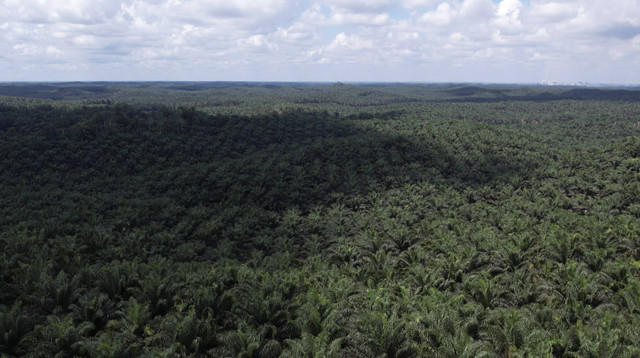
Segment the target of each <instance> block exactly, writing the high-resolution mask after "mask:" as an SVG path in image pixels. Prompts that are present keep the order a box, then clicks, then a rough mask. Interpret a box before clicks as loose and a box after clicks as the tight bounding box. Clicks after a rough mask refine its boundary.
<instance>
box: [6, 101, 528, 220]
mask: <svg viewBox="0 0 640 358" xmlns="http://www.w3.org/2000/svg"><path fill="white" fill-rule="evenodd" d="M5 109H7V108H5ZM28 115H32V116H33V118H32V119H25V118H24V117H25V116H28ZM10 116H20V117H21V118H15V119H14V120H13V121H11V120H9V119H8V118H7V117H10ZM4 117H5V119H4V122H3V123H4V124H3V125H2V126H0V127H1V128H2V129H3V130H7V129H9V128H14V129H16V130H18V131H24V132H25V133H24V135H25V136H26V135H30V136H32V137H34V138H33V139H31V140H28V141H25V142H24V143H21V144H20V145H22V146H24V145H25V143H26V145H27V146H33V148H28V147H27V148H24V147H23V148H22V149H21V150H22V152H25V151H26V152H31V153H34V155H33V158H32V157H30V156H18V155H16V156H15V158H12V159H11V160H8V161H6V162H5V163H7V164H8V165H9V166H10V168H5V170H7V171H9V172H13V173H20V175H21V176H22V177H34V178H36V177H42V178H44V179H43V180H44V181H45V182H46V181H49V180H62V179H61V178H64V180H63V181H61V182H60V183H58V184H59V185H61V186H66V187H72V188H74V189H77V188H86V190H97V191H99V192H102V191H116V192H127V191H128V190H130V189H131V187H129V186H133V187H135V190H136V192H135V193H132V195H142V196H151V197H171V198H172V199H173V200H176V201H178V202H180V203H181V204H182V205H184V206H186V207H191V206H197V205H211V204H216V203H224V204H228V205H245V204H251V205H257V206H259V207H261V208H264V209H269V210H276V211H280V210H284V209H286V208H288V207H292V206H296V207H299V208H309V207H313V206H315V205H318V204H326V203H330V202H333V201H336V200H339V199H341V198H348V197H351V196H353V195H366V194H368V193H369V192H372V191H382V190H387V189H391V188H394V187H398V186H401V185H404V184H409V183H420V182H424V181H427V182H443V181H444V182H448V183H450V184H451V185H455V186H459V187H464V186H470V185H483V184H486V183H488V182H490V181H493V180H503V179H505V178H508V177H510V176H512V175H522V174H523V172H524V170H525V169H524V168H523V167H514V166H512V165H511V164H508V161H507V160H506V159H507V158H501V157H500V156H498V155H497V154H486V153H485V154H483V157H482V158H477V157H476V158H474V160H470V159H468V158H465V156H464V153H456V152H454V151H453V149H452V147H447V146H446V145H447V144H446V143H441V142H440V143H439V144H437V143H438V142H437V141H436V140H433V141H431V140H421V141H418V140H417V139H416V138H418V137H419V136H416V137H415V138H410V137H406V136H402V135H398V134H389V133H383V132H380V131H377V130H374V129H363V128H359V127H356V126H355V125H354V122H353V121H350V120H348V119H343V118H335V117H333V116H331V115H329V114H328V113H326V112H323V113H317V112H305V111H300V112H290V113H281V114H278V113H273V114H271V115H265V116H255V117H241V116H208V115H205V114H202V113H200V112H197V111H194V110H191V109H178V110H176V109H164V110H160V111H142V110H139V109H136V108H133V107H128V106H112V107H100V108H89V107H86V108H81V109H77V110H74V111H63V110H58V109H54V108H51V107H38V108H33V109H31V110H29V111H26V112H25V111H24V110H23V111H19V112H16V111H10V110H8V109H7V110H6V111H4ZM87 118H89V119H87ZM430 136H431V137H433V138H435V137H436V136H437V133H422V136H421V137H422V138H425V137H426V138H429V137H430ZM7 150H9V151H10V152H11V148H8V149H7ZM35 153H37V155H36V154H35ZM476 155H477V153H476ZM59 168H64V169H59ZM61 170H64V172H61ZM89 173H90V174H89ZM56 178H57V179H56ZM104 183H108V187H106V188H103V187H102V185H103V184H104ZM104 185H106V184H104ZM120 186H122V187H120Z"/></svg>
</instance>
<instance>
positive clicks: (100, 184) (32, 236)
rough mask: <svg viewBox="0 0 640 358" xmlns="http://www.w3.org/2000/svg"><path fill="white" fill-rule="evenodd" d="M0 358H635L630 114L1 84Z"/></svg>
mask: <svg viewBox="0 0 640 358" xmlns="http://www.w3.org/2000/svg"><path fill="white" fill-rule="evenodd" d="M0 153H2V155H1V156H0V255H1V256H0V355H1V356H2V357H23V356H24V357H251V358H258V357H259V358H275V357H292V358H293V357H295V358H297V357H318V358H320V357H387V358H392V357H397V358H399V357H599V358H600V357H640V346H639V343H638V342H640V329H639V327H640V220H639V216H640V90H639V89H632V88H582V87H542V86H540V87H536V86H516V85H513V86H509V85H473V84H468V85H467V84H343V83H336V84H317V83H316V84H305V83H227V82H211V83H206V82H195V83H184V82H177V83H176V82H158V83H110V82H105V83H41V84H36V83H26V84H6V83H5V84H0Z"/></svg>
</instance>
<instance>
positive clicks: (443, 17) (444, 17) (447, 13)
mask: <svg viewBox="0 0 640 358" xmlns="http://www.w3.org/2000/svg"><path fill="white" fill-rule="evenodd" d="M457 14H458V12H457V11H456V10H455V9H454V8H453V7H452V6H451V4H449V3H446V2H445V3H442V4H440V5H438V7H437V8H436V9H435V10H434V11H429V12H426V13H424V14H422V17H421V20H422V21H424V22H425V23H427V24H433V25H435V26H447V25H449V24H451V22H452V21H453V19H454V18H455V16H456V15H457Z"/></svg>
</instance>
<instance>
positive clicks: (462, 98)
mask: <svg viewBox="0 0 640 358" xmlns="http://www.w3.org/2000/svg"><path fill="white" fill-rule="evenodd" d="M524 88H526V91H524V92H526V93H521V92H523V91H522V89H524ZM443 92H444V93H446V94H447V95H448V96H447V97H445V98H443V99H438V100H432V101H430V102H478V103H483V102H504V101H525V102H547V101H558V100H580V101H582V100H600V101H640V90H638V89H635V88H634V89H610V88H572V89H563V88H553V87H541V86H532V87H521V88H519V90H518V88H517V87H516V88H515V89H513V88H504V89H495V88H492V87H491V86H487V87H479V86H465V87H459V88H455V89H449V90H445V91H443Z"/></svg>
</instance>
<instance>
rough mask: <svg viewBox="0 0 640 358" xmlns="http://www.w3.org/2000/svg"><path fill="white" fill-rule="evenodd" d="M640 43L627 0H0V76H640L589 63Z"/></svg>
mask: <svg viewBox="0 0 640 358" xmlns="http://www.w3.org/2000/svg"><path fill="white" fill-rule="evenodd" d="M399 13H402V14H404V15H402V16H398V14H399ZM639 52H640V3H639V2H638V1H637V0H616V1H615V2H603V1H601V0H575V1H565V0H527V1H524V0H500V1H493V0H264V1H260V2H256V1H254V0H65V1H43V0H4V1H2V2H0V53H1V54H2V57H0V80H15V79H21V78H22V77H21V76H24V74H33V76H34V77H33V78H29V79H31V80H38V79H41V80H48V79H57V78H62V79H70V80H71V79H87V80H90V79H105V80H109V79H119V80H126V79H150V80H151V79H185V80H189V79H212V80H213V79H228V80H233V79H238V80H251V79H255V80H265V79H271V80H296V79H304V80H309V79H315V80H334V79H335V80H349V79H350V78H349V76H351V74H352V73H353V71H351V70H350V71H346V72H344V71H343V72H341V71H342V70H344V68H345V67H342V65H341V64H358V66H359V67H358V69H359V72H358V73H359V74H360V75H361V76H363V75H364V74H366V73H367V72H366V71H367V69H370V74H371V80H373V81H375V80H377V78H388V76H387V77H382V74H381V70H380V69H381V68H387V69H388V71H389V73H393V74H394V76H399V77H398V78H397V79H395V80H424V81H434V80H444V81H446V80H455V79H456V78H457V79H461V80H466V81H474V80H478V81H489V80H491V79H493V80H495V81H501V82H505V81H506V82H510V81H537V80H549V79H550V80H554V79H555V80H564V78H546V77H545V76H559V77H563V76H564V77H567V78H566V79H573V80H576V81H578V80H583V81H596V80H598V79H601V78H606V79H607V80H608V81H622V82H629V81H634V82H640V78H630V77H629V76H628V75H626V74H625V75H623V74H622V73H623V70H620V71H619V73H612V74H609V75H601V76H598V75H597V74H594V71H593V70H591V69H590V68H589V66H593V65H594V64H598V66H599V68H608V67H610V68H615V69H625V68H629V67H632V66H637V65H638V61H639V60H638V59H639V58H640V56H639V55H640V53H639ZM585 58H589V63H587V62H585ZM567 64H571V66H569V65H567ZM607 64H615V66H607ZM317 66H321V67H317ZM318 68H323V69H324V70H322V71H319V70H318ZM505 68H521V69H522V71H502V70H501V69H505ZM332 69H333V70H332ZM341 69H342V70H341ZM425 69H430V70H425ZM435 69H437V71H436V70H435ZM612 71H613V70H612ZM636 73H637V71H636ZM16 74H18V75H16ZM158 74H162V75H163V76H165V77H163V78H157V76H158ZM314 74H323V75H318V77H316V78H313V75H314ZM327 74H330V75H332V76H334V78H331V79H328V78H326V76H327ZM514 74H522V75H518V76H520V77H513V75H514ZM267 75H270V76H272V77H268V78H267V77H264V76H267ZM462 75H468V76H470V77H469V78H465V79H462V78H460V77H459V76H462ZM154 76H156V77H154ZM385 76H386V75H385ZM447 76H449V77H447ZM483 76H484V77H483ZM543 77H545V78H543ZM358 80H363V78H360V77H359V78H358Z"/></svg>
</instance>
